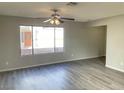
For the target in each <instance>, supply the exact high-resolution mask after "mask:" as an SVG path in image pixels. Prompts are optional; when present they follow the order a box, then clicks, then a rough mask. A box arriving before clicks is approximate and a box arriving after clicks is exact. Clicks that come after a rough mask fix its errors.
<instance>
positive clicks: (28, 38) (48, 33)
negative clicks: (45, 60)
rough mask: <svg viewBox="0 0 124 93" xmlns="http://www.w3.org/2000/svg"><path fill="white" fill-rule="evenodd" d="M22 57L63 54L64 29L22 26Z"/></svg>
mask: <svg viewBox="0 0 124 93" xmlns="http://www.w3.org/2000/svg"><path fill="white" fill-rule="evenodd" d="M20 42H21V55H22V56H23V55H31V54H42V53H54V52H63V47H64V29H63V28H60V27H36V26H20Z"/></svg>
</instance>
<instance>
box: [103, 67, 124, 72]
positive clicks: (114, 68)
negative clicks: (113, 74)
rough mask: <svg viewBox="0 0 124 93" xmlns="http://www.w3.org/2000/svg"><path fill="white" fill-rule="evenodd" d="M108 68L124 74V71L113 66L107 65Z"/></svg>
mask: <svg viewBox="0 0 124 93" xmlns="http://www.w3.org/2000/svg"><path fill="white" fill-rule="evenodd" d="M105 66H106V67H107V68H110V69H113V70H117V71H120V72H124V70H123V69H119V68H116V67H112V66H109V65H105Z"/></svg>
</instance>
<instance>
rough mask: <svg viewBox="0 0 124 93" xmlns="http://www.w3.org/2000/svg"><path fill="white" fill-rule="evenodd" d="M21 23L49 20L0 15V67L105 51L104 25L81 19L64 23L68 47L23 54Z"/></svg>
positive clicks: (97, 54)
mask: <svg viewBox="0 0 124 93" xmlns="http://www.w3.org/2000/svg"><path fill="white" fill-rule="evenodd" d="M20 25H37V26H46V25H47V26H48V24H43V23H42V20H40V19H32V18H21V17H10V16H0V51H1V52H0V71H2V70H8V69H15V68H22V67H28V66H33V65H39V64H41V65H42V64H52V63H55V62H62V61H65V60H77V59H85V58H92V57H98V56H101V55H104V52H103V51H102V50H103V49H101V45H103V43H104V40H105V38H104V37H103V32H99V31H100V30H102V31H103V29H104V28H98V29H96V28H95V29H94V28H93V29H92V30H91V28H90V29H89V28H87V26H85V24H84V23H81V22H66V23H64V24H62V25H60V26H61V27H64V29H65V32H64V49H65V51H64V52H63V53H54V54H40V55H30V56H24V57H21V56H20V55H21V53H20V31H19V26H20ZM96 37H98V38H99V39H101V41H99V39H97V38H96ZM101 37H102V38H101ZM102 42H103V43H102ZM72 54H73V56H72ZM6 62H8V65H7V64H6Z"/></svg>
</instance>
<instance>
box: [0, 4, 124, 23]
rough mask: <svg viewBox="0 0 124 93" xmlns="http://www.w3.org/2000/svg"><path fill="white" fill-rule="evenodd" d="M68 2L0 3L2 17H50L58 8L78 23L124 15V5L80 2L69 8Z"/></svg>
mask: <svg viewBox="0 0 124 93" xmlns="http://www.w3.org/2000/svg"><path fill="white" fill-rule="evenodd" d="M66 4H67V2H65V3H64V2H63V3H61V2H58V3H57V2H53V3H52V2H51V3H50V2H47V3H44V2H38V3H33V2H32V3H2V2H1V3H0V15H11V16H21V17H33V18H37V17H43V18H44V17H49V16H50V15H51V14H52V11H50V9H53V8H57V9H59V10H60V11H59V13H60V14H61V15H62V16H64V17H72V18H75V19H76V20H77V21H83V22H84V21H90V20H96V19H101V18H105V17H111V16H116V15H122V14H124V3H122V2H121V3H112V2H111V3H95V2H92V3H91V2H89V3H88V2H87V3H86V2H85V3H84V2H78V5H76V6H67V5H66Z"/></svg>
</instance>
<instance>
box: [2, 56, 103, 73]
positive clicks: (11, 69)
mask: <svg viewBox="0 0 124 93" xmlns="http://www.w3.org/2000/svg"><path fill="white" fill-rule="evenodd" d="M98 57H102V56H94V57H86V58H77V59H70V60H62V61H56V62H51V63H42V64H37V65H30V66H24V67H19V68H9V69H2V70H0V72H6V71H13V70H18V69H25V68H31V67H37V66H42V65H50V64H55V63H64V62H70V61H77V60H84V59H91V58H98Z"/></svg>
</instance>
